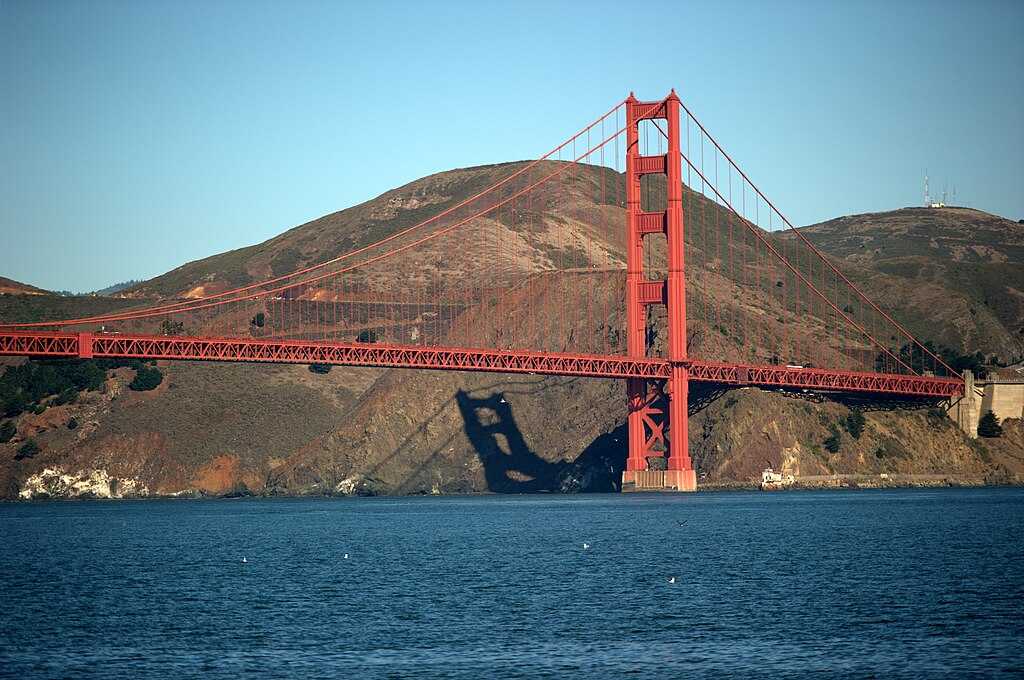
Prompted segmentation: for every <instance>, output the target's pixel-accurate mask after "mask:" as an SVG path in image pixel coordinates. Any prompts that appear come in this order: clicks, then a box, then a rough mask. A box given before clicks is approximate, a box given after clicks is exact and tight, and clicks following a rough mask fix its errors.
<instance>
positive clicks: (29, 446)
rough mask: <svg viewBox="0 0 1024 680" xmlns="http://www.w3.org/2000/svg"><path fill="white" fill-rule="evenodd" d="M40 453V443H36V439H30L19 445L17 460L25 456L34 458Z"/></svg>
mask: <svg viewBox="0 0 1024 680" xmlns="http://www.w3.org/2000/svg"><path fill="white" fill-rule="evenodd" d="M37 453H39V444H36V440H35V439H29V440H28V441H27V442H25V443H24V444H22V445H21V446H20V447H18V453H16V454H15V456H14V459H15V460H23V459H25V458H32V457H33V456H35V455H36V454H37Z"/></svg>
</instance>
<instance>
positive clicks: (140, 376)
mask: <svg viewBox="0 0 1024 680" xmlns="http://www.w3.org/2000/svg"><path fill="white" fill-rule="evenodd" d="M163 380H164V374H163V373H161V372H160V369H159V368H149V367H148V366H142V367H140V368H139V370H138V371H137V372H136V373H135V378H134V380H132V381H131V382H130V383H128V389H130V390H135V391H136V392H147V391H149V390H154V389H156V388H157V386H158V385H159V384H160V383H162V382H163Z"/></svg>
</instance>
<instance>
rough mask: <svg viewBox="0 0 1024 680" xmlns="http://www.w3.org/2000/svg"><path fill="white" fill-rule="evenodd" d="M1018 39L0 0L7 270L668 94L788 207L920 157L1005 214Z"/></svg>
mask: <svg viewBox="0 0 1024 680" xmlns="http://www.w3.org/2000/svg"><path fill="white" fill-rule="evenodd" d="M1022 37H1024V3H1021V2H1019V1H1008V2H960V3H953V2H940V1H936V2H922V3H917V2H900V1H896V2H893V1H891V0H890V1H889V2H860V3H858V2H835V3H825V2H769V3H759V2H749V3H723V2H713V3H688V2H686V3H682V2H668V3H659V2H655V1H650V2H645V3H639V4H630V3H622V2H591V3H582V2H580V3H577V2H555V1H553V0H548V1H547V2H539V3H532V2H510V3H490V2H471V3H470V2H467V3H462V2H449V3H419V2H371V3H367V2H361V3H345V2H283V1H282V2H255V1H250V2H191V1H187V0H186V1H184V2H170V1H167V2H145V1H134V2H100V1H92V2H66V1H61V2H46V1H40V0H30V1H25V2H21V1H17V2H15V1H11V0H0V93H2V94H0V117H2V123H3V124H2V125H0V180H2V181H0V275H2V276H8V277H12V278H15V279H18V280H22V281H26V282H28V283H32V284H35V285H39V286H42V287H46V288H50V289H71V290H76V291H81V290H92V289H96V288H100V287H103V286H106V285H109V284H111V283H114V282H117V281H121V280H125V279H130V278H148V277H151V276H154V275H156V274H159V273H162V272H164V271H167V270H169V269H172V268H174V267H176V266H178V265H180V264H182V263H184V262H186V261H189V260H194V259H197V258H201V257H204V256H207V255H211V254H214V253H217V252H221V251H224V250H229V249H232V248H237V247H240V246H244V245H249V244H252V243H257V242H260V241H263V240H265V239H267V238H269V237H271V236H274V235H276V234H278V233H280V232H281V231H284V230H285V229H287V228H290V227H292V226H295V225H297V224H300V223H302V222H305V221H308V220H311V219H314V218H316V217H319V216H320V215H323V214H325V213H329V212H333V211H335V210H339V209H342V208H345V207H348V206H350V205H354V204H356V203H359V202H361V201H364V200H366V199H369V198H372V197H373V196H376V195H377V194H380V193H382V192H384V191H386V190H388V189H391V188H393V187H395V186H398V185H401V184H404V183H405V182H408V181H411V180H413V179H416V178H418V177H421V176H423V175H427V174H430V173H433V172H438V171H441V170H446V169H449V168H453V167H462V166H469V165H477V164H483V163H492V162H500V161H508V160H517V159H523V158H533V157H536V156H537V155H538V154H540V153H543V152H544V151H546V150H547V149H548V148H550V147H551V146H552V145H554V144H555V143H557V142H559V141H560V140H561V139H563V138H564V137H565V136H567V135H568V134H569V133H571V132H572V131H574V130H575V129H576V128H578V127H579V126H580V125H581V124H584V123H586V122H587V121H589V120H591V119H592V118H594V117H595V116H596V115H598V114H600V113H602V112H603V111H604V110H606V109H607V108H609V107H610V106H611V105H612V104H614V103H615V102H616V101H618V100H620V99H621V98H622V97H623V96H625V95H626V94H627V93H628V92H629V91H630V90H635V91H636V93H637V95H638V96H639V97H641V98H645V99H655V98H659V97H661V96H664V94H665V93H667V91H668V90H669V89H670V88H671V87H675V88H676V89H677V90H678V91H679V93H680V96H681V97H682V99H683V100H684V101H685V102H686V103H687V104H688V105H689V106H690V107H691V108H692V109H693V110H694V112H695V113H696V115H697V116H698V117H700V118H701V119H702V120H703V121H704V122H705V123H706V124H707V125H708V127H709V129H710V130H711V132H712V134H714V135H715V136H716V137H718V139H719V140H720V141H721V142H722V143H723V144H724V145H725V147H726V149H727V150H728V151H729V152H730V154H731V155H733V157H734V158H735V159H736V160H737V161H738V162H739V163H740V165H741V166H742V167H743V168H744V169H745V170H746V171H747V172H748V174H750V175H751V177H752V178H753V179H754V181H755V182H757V183H758V184H759V185H760V186H761V188H762V189H763V190H764V191H765V192H766V194H767V195H768V196H769V197H770V198H771V199H772V200H773V202H775V203H776V205H778V206H779V207H780V208H781V209H782V211H783V212H784V213H786V214H787V215H788V216H789V217H790V219H791V220H792V221H793V222H794V223H795V224H810V223H813V222H817V221H821V220H824V219H828V218H831V217H835V216H838V215H843V214H849V213H859V212H868V211H876V210H888V209H892V208H898V207H902V206H907V205H916V204H918V203H919V202H920V201H921V193H922V191H921V181H922V173H923V170H924V169H925V168H928V169H929V171H930V174H931V177H932V188H933V190H935V189H939V190H941V188H942V185H943V182H945V181H948V182H950V183H951V184H952V183H955V184H956V187H957V194H958V199H959V200H958V202H960V203H966V204H968V205H971V206H974V207H978V208H981V209H984V210H988V211H990V212H994V213H997V214H1000V215H1004V216H1007V217H1010V218H1013V219H1014V220H1017V219H1021V218H1024V191H1022V188H1024V75H1022V74H1024V39H1022ZM933 193H935V192H934V191H933Z"/></svg>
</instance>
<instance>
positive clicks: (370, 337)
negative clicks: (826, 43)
mask: <svg viewBox="0 0 1024 680" xmlns="http://www.w3.org/2000/svg"><path fill="white" fill-rule="evenodd" d="M356 342H377V334H376V333H375V332H374V331H371V330H370V329H366V330H362V331H359V335H357V336H356Z"/></svg>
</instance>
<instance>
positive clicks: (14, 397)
mask: <svg viewBox="0 0 1024 680" xmlns="http://www.w3.org/2000/svg"><path fill="white" fill-rule="evenodd" d="M27 406H28V400H27V399H25V395H24V394H22V393H21V392H15V393H14V394H11V395H9V396H8V397H7V398H6V399H4V413H3V414H4V415H5V416H7V417H8V418H13V417H14V416H17V415H20V414H21V412H22V411H24V410H25V408H26V407H27Z"/></svg>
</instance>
